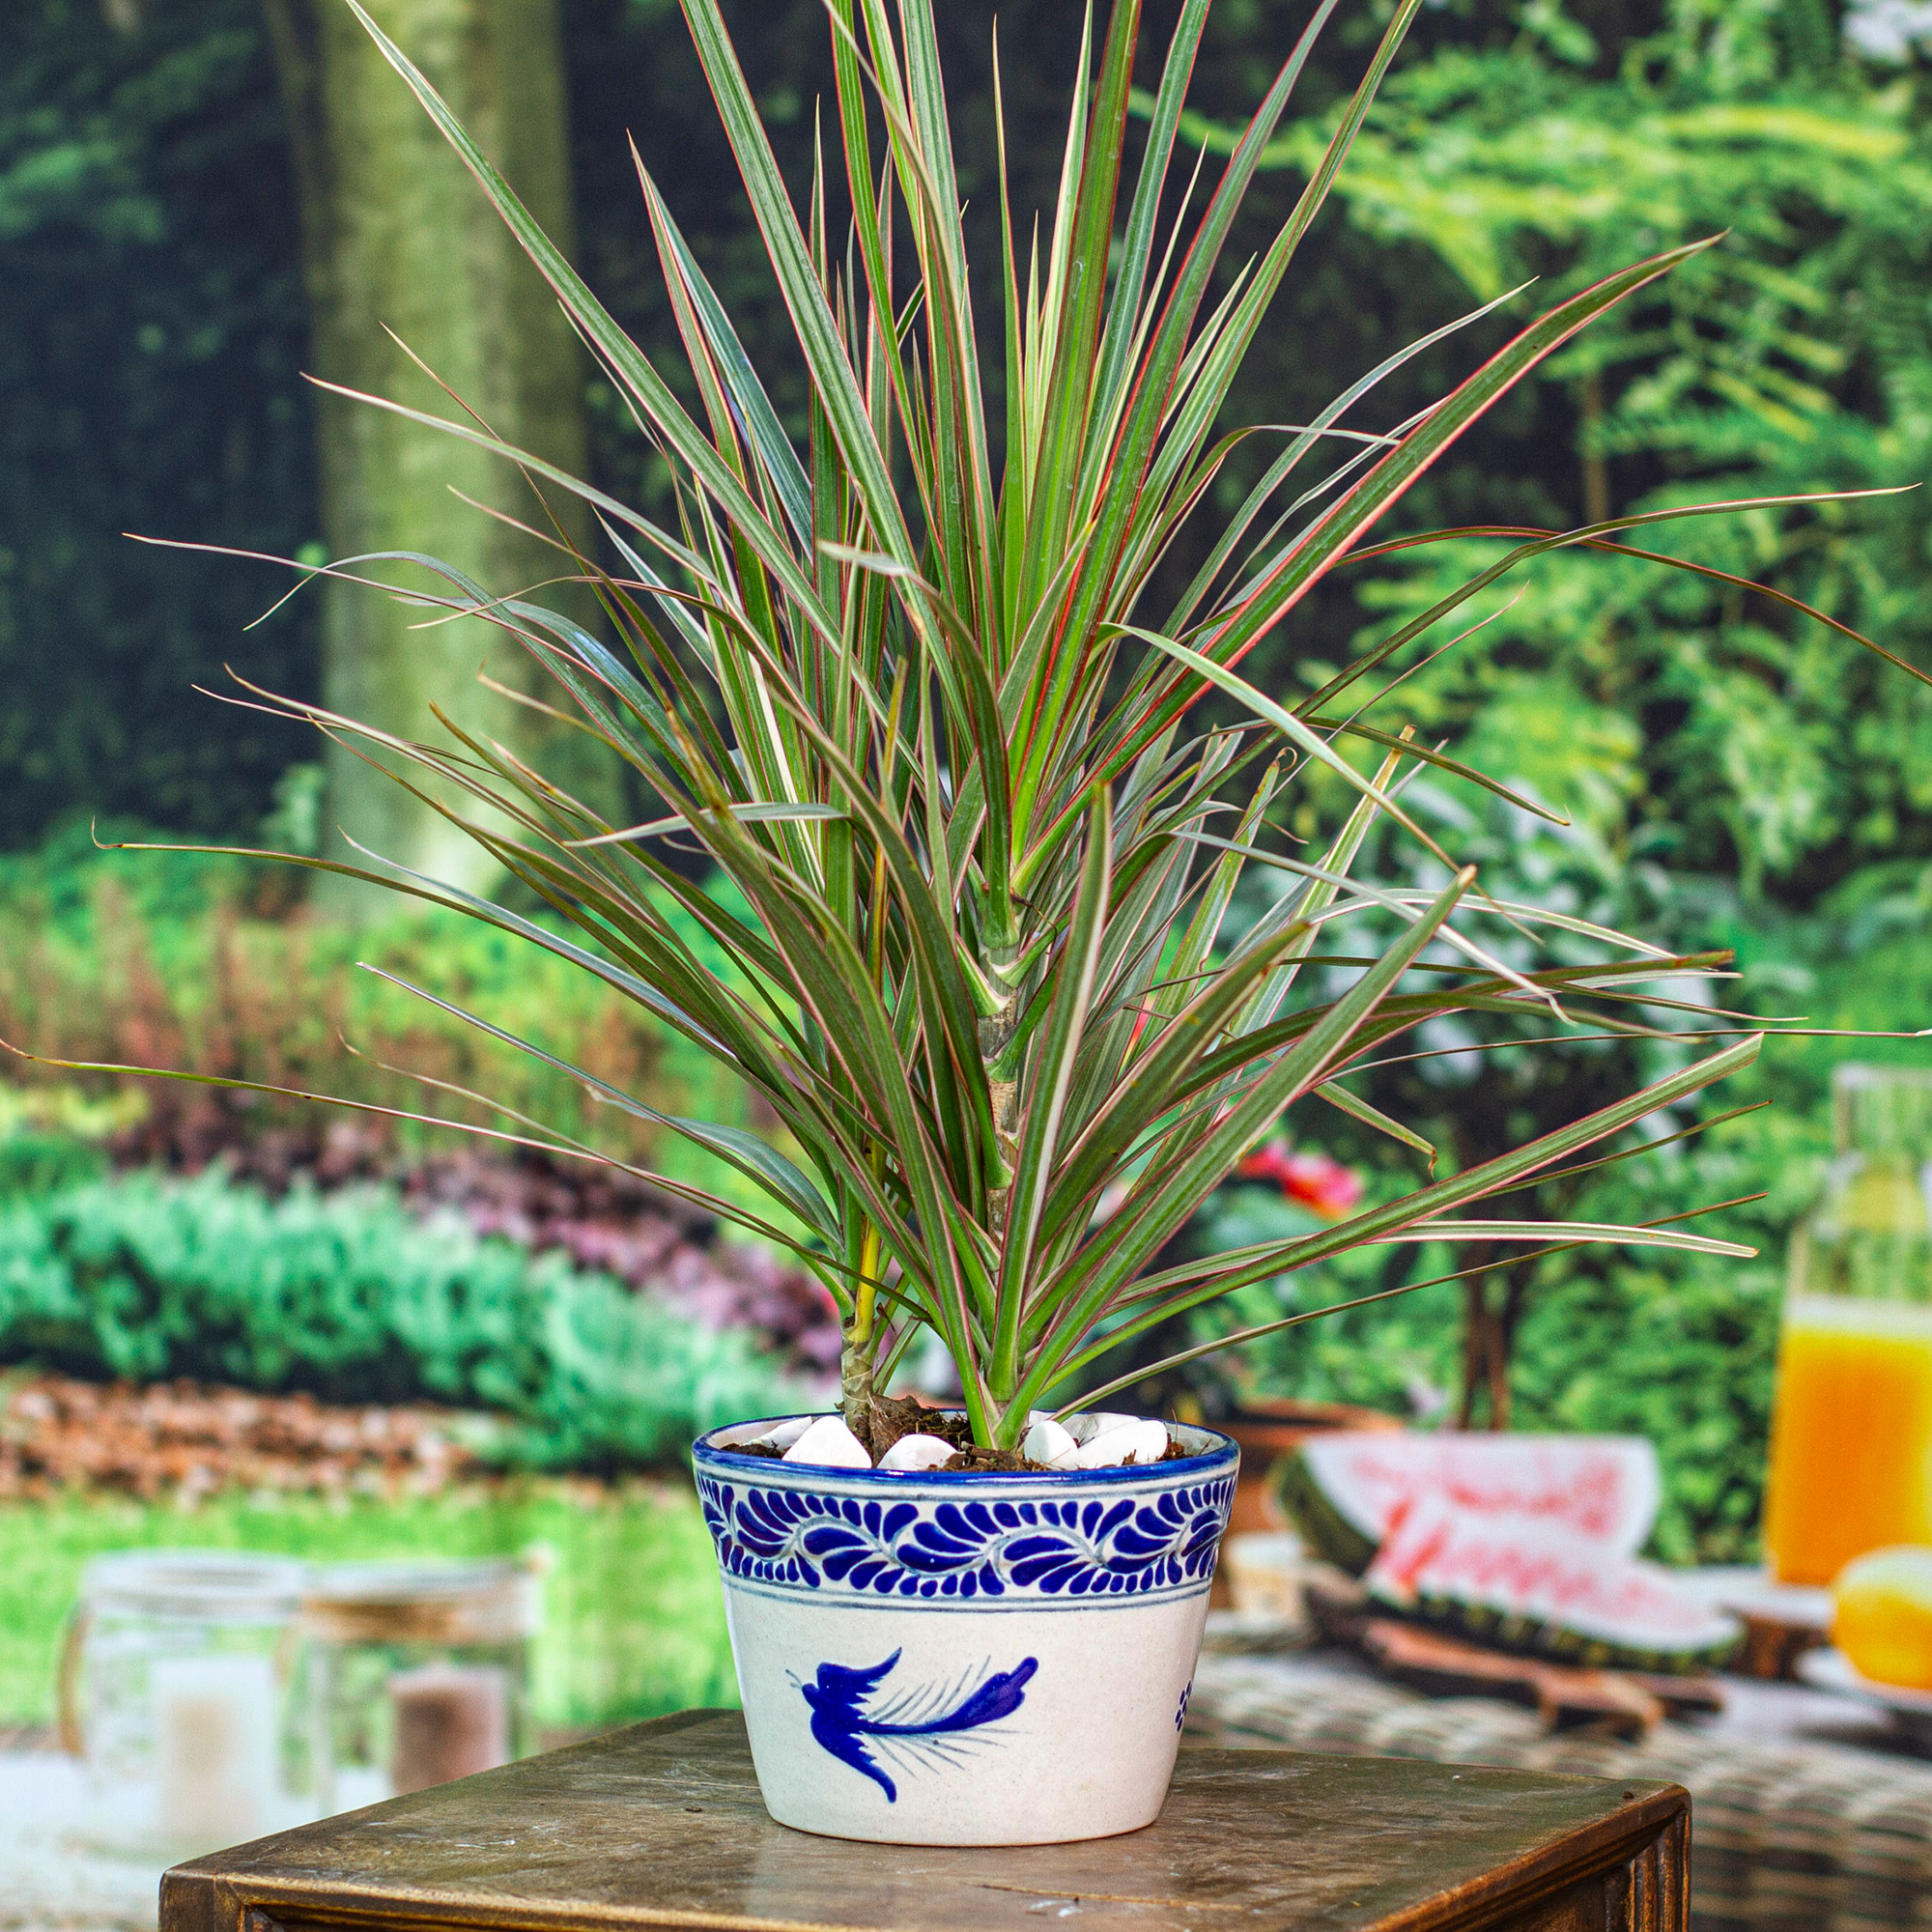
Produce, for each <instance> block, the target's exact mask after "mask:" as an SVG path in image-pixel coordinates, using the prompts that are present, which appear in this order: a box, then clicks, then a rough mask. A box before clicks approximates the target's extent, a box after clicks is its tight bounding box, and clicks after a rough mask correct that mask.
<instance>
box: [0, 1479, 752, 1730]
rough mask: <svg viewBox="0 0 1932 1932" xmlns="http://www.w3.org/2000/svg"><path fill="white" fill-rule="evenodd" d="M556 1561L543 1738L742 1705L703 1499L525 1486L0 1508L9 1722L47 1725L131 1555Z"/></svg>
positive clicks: (548, 1602)
mask: <svg viewBox="0 0 1932 1932" xmlns="http://www.w3.org/2000/svg"><path fill="white" fill-rule="evenodd" d="M532 1547H536V1548H542V1549H543V1550H545V1551H546V1553H547V1555H548V1557H549V1567H548V1569H547V1573H546V1575H545V1577H544V1589H543V1595H544V1623H543V1634H542V1635H541V1637H540V1638H539V1639H538V1642H537V1645H536V1653H535V1659H534V1687H533V1688H534V1701H535V1709H536V1717H537V1722H538V1724H539V1725H540V1726H542V1727H543V1728H546V1729H551V1728H558V1727H572V1728H575V1727H580V1726H587V1725H593V1724H600V1723H612V1722H616V1721H618V1720H621V1719H631V1718H648V1717H654V1716H657V1715H660V1714H661V1713H663V1712H666V1711H674V1710H679V1709H682V1708H684V1707H686V1706H688V1705H693V1704H735V1703H736V1702H737V1701H738V1693H737V1684H736V1680H735V1678H734V1676H733V1674H732V1669H731V1653H730V1646H729V1643H728V1641H727V1639H726V1636H725V1607H724V1601H723V1598H722V1596H721V1594H720V1591H719V1587H718V1572H717V1568H716V1565H715V1563H714V1561H713V1558H712V1554H711V1544H710V1538H709V1536H708V1535H707V1533H706V1531H705V1528H704V1520H703V1518H702V1516H701V1515H700V1514H699V1512H698V1507H697V1499H696V1496H694V1495H693V1494H692V1493H691V1492H690V1491H689V1490H688V1489H686V1488H684V1487H683V1486H682V1485H673V1484H668V1483H641V1482H640V1483H632V1484H626V1485H623V1486H621V1487H613V1488H610V1489H601V1490H600V1489H598V1488H594V1487H592V1486H590V1485H587V1484H573V1483H563V1482H550V1481H531V1482H527V1483H520V1484H516V1485H511V1486H507V1487H504V1488H500V1489H494V1490H490V1491H482V1490H478V1491H473V1492H468V1491H466V1492H450V1493H447V1494H444V1495H440V1496H435V1497H428V1498H420V1499H414V1500H408V1501H399V1502H384V1501H377V1500H373V1499H368V1498H363V1499H358V1500H355V1501H350V1502H346V1503H337V1502H331V1501H328V1500H327V1499H323V1498H318V1497H306V1496H305V1497H295V1498H286V1499H266V1498H261V1497H251V1496H241V1495H236V1496H225V1497H216V1498H213V1499H211V1500H209V1501H206V1502H204V1503H202V1504H200V1505H199V1506H198V1507H196V1508H194V1509H192V1510H181V1509H178V1508H176V1507H175V1506H174V1505H172V1504H166V1503H158V1504H144V1503H139V1502H134V1501H131V1500H120V1499H95V1500H80V1499H72V1500H65V1499H64V1500H59V1501H54V1502H47V1503H9V1504H7V1505H5V1506H0V1724H20V1723H32V1724H44V1723H47V1722H50V1721H51V1719H52V1717H53V1697H54V1692H53V1685H54V1661H55V1657H56V1654H57V1651H58V1648H59V1643H60V1634H61V1629H62V1625H63V1622H64V1620H65V1618H66V1616H67V1612H68V1608H69V1606H70V1605H71V1603H72V1602H73V1598H74V1593H75V1591H76V1589H77V1588H78V1586H79V1582H80V1575H81V1571H82V1569H83V1568H84V1566H85V1565H86V1563H87V1560H88V1559H89V1558H90V1557H92V1556H98V1555H100V1554H102V1553H103V1552H105V1551H107V1550H113V1549H130V1548H211V1549H248V1550H254V1551H260V1552H263V1553H265V1554H274V1555H288V1556H298V1557H302V1558H305V1559H307V1560H308V1561H311V1562H317V1563H335V1562H352V1561H359V1560H380V1559H384V1558H417V1559H419V1558H422V1557H424V1556H430V1555H435V1556H451V1557H457V1556H505V1555H515V1554H518V1553H520V1552H522V1551H524V1550H526V1549H529V1548H532Z"/></svg>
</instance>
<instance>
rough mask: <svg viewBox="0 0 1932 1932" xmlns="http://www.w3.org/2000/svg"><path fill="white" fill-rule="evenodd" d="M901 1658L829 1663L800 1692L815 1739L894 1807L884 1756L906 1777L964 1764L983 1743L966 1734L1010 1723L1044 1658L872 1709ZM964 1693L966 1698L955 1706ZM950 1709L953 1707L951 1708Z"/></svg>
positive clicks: (1026, 1660) (909, 1694) (904, 1695)
mask: <svg viewBox="0 0 1932 1932" xmlns="http://www.w3.org/2000/svg"><path fill="white" fill-rule="evenodd" d="M899 1657H900V1652H899V1651H896V1650H895V1651H894V1652H893V1654H892V1655H891V1656H890V1657H889V1658H887V1659H886V1660H885V1662H882V1663H874V1664H872V1665H870V1666H869V1667H865V1666H852V1665H848V1664H843V1663H821V1664H820V1665H819V1666H818V1681H817V1682H816V1683H815V1684H800V1685H799V1687H798V1688H799V1690H800V1691H801V1692H802V1693H803V1695H804V1697H805V1701H806V1702H807V1703H808V1704H810V1706H811V1735H812V1737H813V1739H814V1740H816V1742H817V1743H818V1745H819V1747H821V1748H822V1749H824V1750H828V1751H830V1752H831V1753H832V1755H833V1756H834V1757H836V1758H838V1760H839V1762H840V1763H842V1764H849V1765H850V1766H851V1767H852V1769H853V1770H854V1771H856V1772H860V1773H862V1774H863V1775H864V1776H867V1777H869V1778H870V1779H871V1780H872V1782H873V1783H874V1784H876V1785H877V1786H878V1787H879V1789H880V1790H881V1791H883V1792H884V1793H885V1794H886V1803H887V1804H897V1803H898V1796H899V1794H898V1786H897V1785H896V1784H895V1783H894V1781H893V1778H892V1776H891V1774H890V1773H889V1772H887V1771H886V1770H885V1769H884V1768H883V1766H881V1764H880V1763H879V1762H878V1759H879V1758H884V1759H886V1760H887V1762H888V1763H891V1764H893V1765H894V1766H895V1767H896V1769H897V1770H898V1772H899V1774H900V1776H905V1775H906V1773H907V1772H908V1771H909V1770H911V1769H913V1768H915V1767H916V1766H918V1765H921V1764H932V1763H940V1764H948V1763H956V1762H958V1760H959V1758H960V1756H961V1755H963V1747H967V1746H969V1745H971V1744H977V1743H979V1742H981V1740H979V1739H969V1738H967V1737H965V1736H964V1735H963V1734H964V1733H967V1732H972V1731H978V1730H981V1729H983V1728H984V1727H985V1726H986V1725H988V1724H996V1723H998V1722H999V1721H1000V1719H1003V1718H1010V1717H1011V1716H1012V1715H1013V1713H1014V1712H1015V1711H1017V1710H1018V1709H1019V1708H1020V1706H1021V1705H1022V1704H1024V1703H1025V1702H1026V1687H1027V1684H1028V1681H1029V1680H1030V1679H1031V1678H1032V1676H1033V1674H1034V1672H1035V1671H1036V1670H1037V1669H1038V1668H1039V1660H1038V1659H1037V1657H1027V1658H1022V1659H1021V1660H1020V1662H1019V1663H1018V1664H1017V1665H1015V1666H1014V1668H1012V1669H1011V1670H995V1671H993V1672H991V1674H990V1675H984V1674H981V1673H983V1672H984V1670H985V1666H984V1665H981V1666H980V1671H979V1672H969V1673H968V1678H969V1679H970V1678H971V1677H972V1676H975V1675H979V1676H980V1682H979V1683H978V1684H977V1685H976V1686H974V1687H973V1688H972V1689H970V1690H968V1689H967V1684H966V1682H965V1681H961V1682H960V1683H958V1684H956V1685H952V1686H934V1685H927V1686H924V1687H923V1688H922V1689H920V1690H907V1691H903V1692H902V1693H900V1694H899V1695H897V1696H895V1697H891V1698H889V1699H888V1700H887V1701H886V1702H885V1703H884V1704H883V1705H881V1706H879V1707H878V1708H877V1709H867V1706H868V1705H870V1704H871V1703H872V1700H873V1697H874V1694H875V1693H876V1692H877V1690H879V1687H880V1686H881V1685H882V1684H883V1683H884V1682H885V1681H886V1679H887V1678H888V1677H890V1676H891V1675H892V1674H893V1672H894V1671H895V1669H897V1667H898V1662H899ZM961 1691H964V1692H965V1694H964V1695H963V1696H960V1697H959V1701H958V1702H957V1703H956V1704H954V1703H953V1702H952V1700H953V1698H954V1697H955V1696H959V1693H960V1692H961ZM949 1704H951V1705H952V1709H950V1710H948V1709H946V1708H945V1707H946V1706H947V1705H949ZM934 1713H937V1715H933V1714H934ZM984 1742H987V1743H990V1742H992V1740H990V1739H988V1740H984ZM875 1752H876V1753H877V1755H876V1756H875V1755H874V1753H875Z"/></svg>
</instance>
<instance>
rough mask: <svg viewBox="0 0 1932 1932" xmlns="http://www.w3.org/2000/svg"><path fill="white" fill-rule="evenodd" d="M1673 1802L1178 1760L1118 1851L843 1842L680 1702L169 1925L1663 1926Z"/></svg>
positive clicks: (1592, 1787) (313, 1833) (222, 1877)
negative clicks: (1163, 1793)
mask: <svg viewBox="0 0 1932 1932" xmlns="http://www.w3.org/2000/svg"><path fill="white" fill-rule="evenodd" d="M1688 1806H1689V1801H1688V1800H1687V1799H1686V1797H1685V1795H1684V1793H1683V1792H1682V1791H1681V1790H1680V1789H1678V1788H1677V1787H1676V1786H1675V1785H1670V1784H1658V1783H1643V1784H1632V1783H1614V1782H1612V1783H1605V1782H1603V1781H1601V1780H1598V1779H1594V1778H1577V1777H1564V1776H1551V1775H1547V1774H1543V1773H1536V1772H1519V1771H1495V1770H1484V1769H1478V1768H1474V1767H1463V1768H1458V1767H1454V1766H1446V1765H1435V1764H1426V1763H1419V1762H1412V1761H1405V1760H1399V1759H1390V1758H1336V1757H1321V1756H1304V1755H1302V1754H1300V1753H1297V1752H1292V1751H1252V1750H1248V1751H1219V1750H1201V1749H1193V1748H1184V1749H1183V1750H1182V1751H1181V1754H1180V1763H1179V1769H1178V1771H1177V1772H1176V1775H1175V1780H1174V1788H1173V1791H1172V1794H1171V1795H1170V1797H1169V1799H1168V1803H1167V1806H1166V1809H1165V1810H1164V1811H1163V1812H1162V1814H1161V1817H1160V1820H1159V1822H1158V1823H1157V1824H1154V1825H1152V1826H1151V1827H1149V1828H1148V1829H1147V1830H1146V1831H1143V1832H1135V1833H1129V1834H1127V1835H1126V1836H1124V1837H1119V1838H1107V1839H1099V1840H1095V1841H1093V1842H1090V1843H1087V1844H1076V1845H1041V1846H1032V1847H1027V1848H1023V1849H1019V1850H1010V1851H1008V1850H955V1849H928V1848H906V1847H896V1846H883V1845H865V1844H853V1843H848V1842H845V1841H842V1840H838V1839H832V1838H815V1837H810V1836H808V1835H807V1834H805V1833H798V1832H791V1831H787V1830H786V1829H785V1828H784V1827H782V1826H780V1825H774V1824H773V1823H772V1822H771V1820H770V1819H769V1818H768V1817H767V1816H766V1815H765V1809H764V1806H763V1804H761V1802H760V1801H759V1797H758V1787H757V1783H756V1780H755V1779H754V1777H753V1773H752V1765H751V1758H750V1755H749V1753H748V1751H747V1749H746V1745H745V1729H744V1722H743V1719H741V1718H740V1717H739V1716H738V1714H737V1713H736V1712H716V1711H691V1712H685V1713H684V1714H682V1715H681V1716H678V1717H675V1718H666V1719H660V1720H659V1721H658V1722H656V1723H651V1724H639V1725H637V1726H635V1727H633V1728H632V1729H629V1730H625V1731H619V1732H616V1733H614V1734H612V1735H611V1736H610V1737H606V1738H600V1739H598V1740H596V1741H595V1742H593V1743H591V1744H586V1745H578V1746H575V1747H571V1748H569V1749H567V1750H560V1751H553V1752H550V1753H549V1754H548V1755H546V1756H543V1757H539V1758H530V1759H526V1761H525V1762H524V1763H522V1764H516V1765H509V1766H506V1767H505V1768H504V1769H502V1770H500V1771H493V1772H485V1773H484V1774H482V1775H481V1776H477V1777H471V1778H466V1779H464V1780H463V1781H461V1782H460V1783H457V1784H447V1785H442V1786H440V1787H439V1788H438V1789H435V1790H432V1791H424V1792H418V1793H416V1794H415V1795H413V1796H412V1797H408V1798H397V1799H391V1800H390V1801H389V1802H388V1803H386V1804H378V1805H373V1806H371V1807H369V1808H368V1809H367V1810H363V1811H356V1812H351V1813H348V1814H346V1815H345V1816H343V1817H340V1818H330V1819H325V1820H324V1821H323V1822H322V1823H320V1824H317V1825H308V1826H304V1827H302V1828H301V1829H300V1830H299V1831H295V1832H288V1833H282V1834H281V1835H279V1836H277V1837H272V1838H264V1839H261V1840H259V1841H257V1842H256V1843H255V1844H253V1845H248V1846H243V1847H241V1848H239V1849H238V1850H235V1851H231V1852H223V1853H219V1854H217V1855H215V1856H214V1857H213V1858H207V1859H199V1860H196V1861H194V1862H193V1863H191V1864H186V1865H182V1866H179V1867H178V1868H177V1869H176V1870H174V1871H173V1872H170V1873H169V1874H168V1876H167V1877H166V1878H165V1879H164V1880H163V1881H162V1887H161V1926H162V1932H276V1929H277V1928H282V1932H320V1928H323V1927H334V1928H340V1927H345V1926H357V1927H361V1928H365V1932H373V1929H374V1928H377V1927H393V1928H396V1932H402V1929H403V1928H409V1932H422V1928H428V1927H493V1928H510V1927H516V1928H529V1932H534V1928H539V1927H544V1928H549V1927H554V1928H559V1932H560V1929H561V1928H566V1927H568V1928H605V1927H609V1928H616V1927H624V1928H634V1927H643V1926H663V1927H671V1926H675V1927H680V1928H686V1929H687V1932H713V1928H715V1932H793V1928H797V1932H808V1928H810V1932H827V1928H834V1927H844V1928H864V1932H1020V1929H1021V1928H1027V1932H1037V1928H1038V1927H1040V1926H1041V1925H1042V1924H1044V1923H1048V1922H1052V1923H1064V1922H1065V1921H1067V1920H1069V1919H1072V1920H1077V1923H1078V1926H1079V1928H1080V1932H1128V1928H1131V1932H1183V1928H1186V1929H1187V1932H1203V1928H1209V1932H1211V1928H1218V1927H1230V1928H1234V1927H1240V1928H1263V1927H1265V1928H1269V1932H1274V1928H1281V1932H1289V1928H1293V1932H1331V1928H1332V1932H1345V1929H1346V1932H1396V1928H1405V1932H1408V1928H1413V1932H1424V1928H1427V1932H1450V1928H1464V1927H1491V1926H1493V1927H1504V1926H1507V1927H1509V1928H1511V1932H1519V1928H1520V1932H1528V1928H1531V1927H1540V1926H1550V1927H1558V1926H1560V1927H1563V1928H1566V1932H1567V1928H1577V1932H1582V1928H1586V1927H1587V1928H1596V1927H1599V1926H1614V1927H1616V1928H1617V1932H1624V1928H1627V1927H1628V1928H1631V1932H1653V1928H1654V1932H1677V1928H1679V1927H1681V1926H1682V1924H1683V1922H1684V1919H1683V1912H1684V1902H1683V1900H1684V1892H1683V1861H1684V1852H1685V1844H1686V1841H1687V1837H1688ZM1579 1900H1581V1901H1582V1903H1581V1905H1580V1906H1579V1904H1578V1901H1579Z"/></svg>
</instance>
